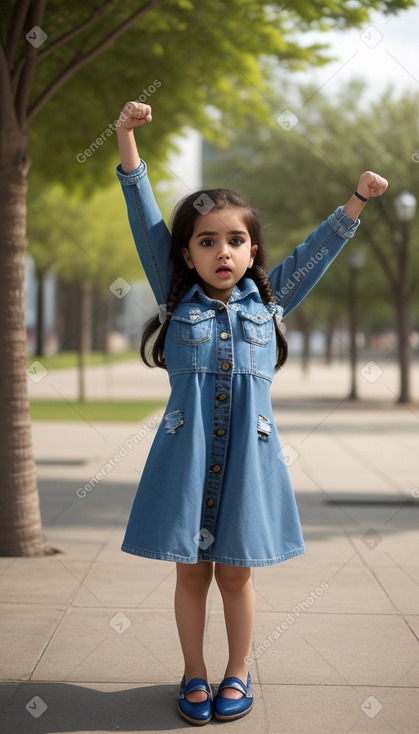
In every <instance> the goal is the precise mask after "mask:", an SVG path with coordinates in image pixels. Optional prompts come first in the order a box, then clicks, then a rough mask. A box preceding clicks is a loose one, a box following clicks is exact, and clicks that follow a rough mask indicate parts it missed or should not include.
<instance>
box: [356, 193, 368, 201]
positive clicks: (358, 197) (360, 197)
mask: <svg viewBox="0 0 419 734" xmlns="http://www.w3.org/2000/svg"><path fill="white" fill-rule="evenodd" d="M354 194H355V196H356V197H357V199H361V201H364V202H365V201H368V199H366V198H365V196H362V194H358V192H357V191H354Z"/></svg>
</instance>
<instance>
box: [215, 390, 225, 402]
mask: <svg viewBox="0 0 419 734" xmlns="http://www.w3.org/2000/svg"><path fill="white" fill-rule="evenodd" d="M217 400H219V401H220V403H223V402H224V400H227V395H226V394H225V392H222V393H220V394H219V395H217Z"/></svg>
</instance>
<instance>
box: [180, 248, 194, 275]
mask: <svg viewBox="0 0 419 734" xmlns="http://www.w3.org/2000/svg"><path fill="white" fill-rule="evenodd" d="M182 255H183V259H184V260H185V263H186V264H187V266H188V268H190V270H193V269H194V268H195V265H194V264H193V262H192V258H191V253H190V252H189V250H188V248H187V247H182Z"/></svg>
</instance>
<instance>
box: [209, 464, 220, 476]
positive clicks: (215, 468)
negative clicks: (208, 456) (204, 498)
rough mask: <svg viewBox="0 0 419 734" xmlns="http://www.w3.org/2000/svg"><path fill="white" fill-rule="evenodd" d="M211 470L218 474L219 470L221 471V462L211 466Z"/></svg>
mask: <svg viewBox="0 0 419 734" xmlns="http://www.w3.org/2000/svg"><path fill="white" fill-rule="evenodd" d="M211 471H212V472H214V474H218V472H220V471H221V466H220V465H219V464H213V465H212V467H211Z"/></svg>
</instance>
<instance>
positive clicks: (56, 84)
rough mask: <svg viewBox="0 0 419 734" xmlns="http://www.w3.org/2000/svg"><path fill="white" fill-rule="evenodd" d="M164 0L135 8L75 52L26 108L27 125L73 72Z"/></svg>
mask: <svg viewBox="0 0 419 734" xmlns="http://www.w3.org/2000/svg"><path fill="white" fill-rule="evenodd" d="M163 1H164V0H149V2H147V3H146V4H145V5H143V7H142V8H140V10H137V12H136V13H134V14H133V15H132V16H131V17H130V18H128V19H127V20H126V21H124V22H123V23H121V25H120V26H118V28H115V29H114V30H113V31H111V33H109V34H108V35H107V36H106V38H103V39H102V41H100V43H98V44H97V46H95V47H94V48H92V49H90V51H88V52H87V53H84V54H77V55H76V56H75V57H74V59H73V60H72V61H71V62H70V63H69V64H68V66H66V68H65V69H63V71H62V72H61V74H59V75H58V76H57V77H56V78H55V79H53V81H52V82H51V83H50V84H49V85H48V87H46V89H45V90H44V91H43V92H42V94H40V96H39V97H38V99H37V100H35V102H34V103H33V105H32V106H31V107H30V109H29V110H28V117H27V122H28V125H30V124H31V123H32V121H33V119H34V118H35V117H36V115H37V114H38V113H39V112H40V110H41V109H42V108H43V107H44V106H45V105H46V103H47V102H48V101H49V100H50V99H51V97H53V95H54V94H55V93H56V92H57V91H58V90H59V89H60V88H61V87H62V86H63V84H64V83H65V82H66V81H67V79H69V78H70V77H72V76H73V74H75V72H76V71H78V70H79V69H81V67H82V66H85V64H87V63H88V62H89V61H92V60H93V59H94V58H96V56H98V55H99V54H100V53H101V52H102V51H104V50H105V49H106V48H108V46H110V45H111V43H113V42H114V41H116V39H117V38H119V37H120V36H122V34H123V33H125V31H127V30H128V29H129V28H131V26H133V25H134V24H135V23H136V22H137V21H138V20H141V18H142V17H143V16H144V15H146V14H147V13H149V12H150V11H151V10H155V9H156V8H158V7H159V6H160V5H161V4H162V2H163Z"/></svg>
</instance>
